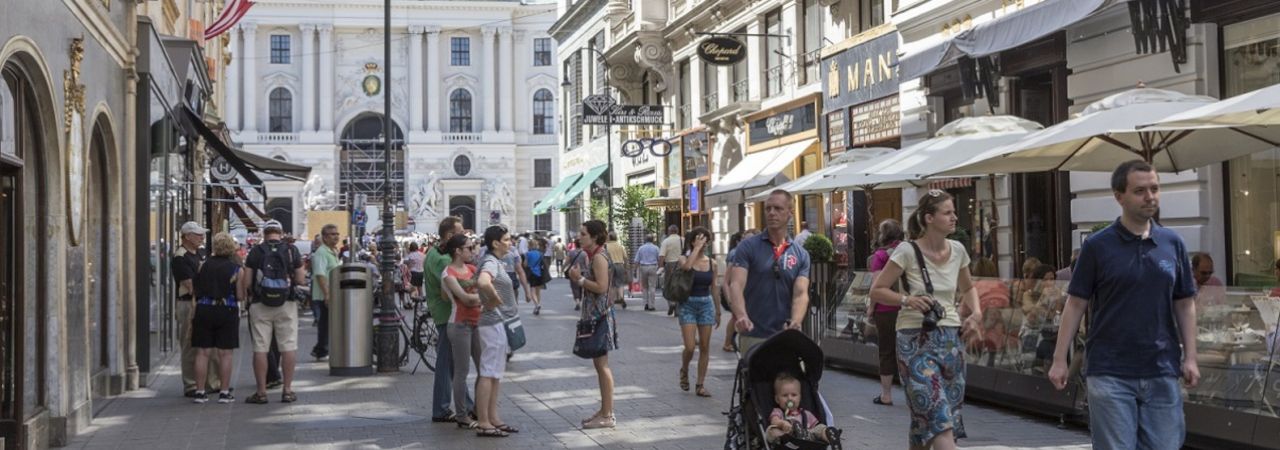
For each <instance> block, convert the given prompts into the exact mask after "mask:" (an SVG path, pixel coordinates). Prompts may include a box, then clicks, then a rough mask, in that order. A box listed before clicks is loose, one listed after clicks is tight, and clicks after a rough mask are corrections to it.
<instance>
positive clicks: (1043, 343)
mask: <svg viewBox="0 0 1280 450" xmlns="http://www.w3.org/2000/svg"><path fill="white" fill-rule="evenodd" d="M1055 272H1056V271H1055V270H1054V269H1053V266H1050V265H1048V264H1040V265H1038V266H1036V267H1035V269H1032V271H1031V277H1032V278H1035V280H1036V283H1035V284H1033V285H1031V288H1030V289H1028V290H1026V291H1024V292H1023V295H1022V298H1021V299H1019V301H1020V306H1021V309H1022V326H1021V327H1020V328H1019V329H1018V337H1019V342H1020V344H1021V345H1022V353H1024V354H1033V355H1034V356H1035V360H1034V361H1035V363H1034V364H1033V366H1032V371H1034V373H1035V374H1038V375H1039V374H1045V373H1048V371H1049V363H1050V362H1051V361H1052V358H1053V345H1054V342H1055V341H1057V339H1058V317H1059V315H1060V314H1061V313H1062V308H1063V306H1064V303H1063V300H1065V299H1064V298H1063V293H1062V290H1061V289H1059V288H1058V284H1057V280H1056V279H1055V278H1054V277H1056V276H1057V275H1056V274H1055ZM979 300H981V296H979Z"/></svg>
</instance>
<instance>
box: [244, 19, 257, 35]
mask: <svg viewBox="0 0 1280 450" xmlns="http://www.w3.org/2000/svg"><path fill="white" fill-rule="evenodd" d="M240 31H241V32H242V33H245V34H247V35H250V36H253V35H256V34H257V33H258V24H257V22H240Z"/></svg>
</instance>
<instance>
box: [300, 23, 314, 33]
mask: <svg viewBox="0 0 1280 450" xmlns="http://www.w3.org/2000/svg"><path fill="white" fill-rule="evenodd" d="M298 30H301V31H302V32H303V33H304V34H306V33H312V32H315V31H316V24H314V23H304V24H301V25H298Z"/></svg>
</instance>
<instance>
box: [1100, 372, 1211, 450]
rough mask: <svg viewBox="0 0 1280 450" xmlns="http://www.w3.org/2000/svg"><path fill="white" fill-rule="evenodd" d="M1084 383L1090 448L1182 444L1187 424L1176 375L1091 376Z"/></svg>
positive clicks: (1157, 448)
mask: <svg viewBox="0 0 1280 450" xmlns="http://www.w3.org/2000/svg"><path fill="white" fill-rule="evenodd" d="M1086 384H1087V385H1088V387H1089V430H1090V432H1091V433H1092V434H1093V448H1094V449H1097V450H1111V449H1125V450H1129V449H1144V450H1148V449H1149V450H1177V449H1179V448H1181V447H1182V442H1183V439H1184V437H1185V436H1186V431H1187V427H1186V419H1185V417H1184V416H1183V413H1182V389H1181V388H1180V387H1179V386H1178V378H1175V377H1161V378H1118V377H1111V376H1091V377H1088V379H1087V381H1086Z"/></svg>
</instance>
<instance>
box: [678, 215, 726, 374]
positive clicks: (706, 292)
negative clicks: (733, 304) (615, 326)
mask: <svg viewBox="0 0 1280 450" xmlns="http://www.w3.org/2000/svg"><path fill="white" fill-rule="evenodd" d="M684 242H685V249H684V254H685V255H684V256H682V257H680V270H684V271H688V272H693V287H692V288H690V289H689V298H688V299H685V301H684V302H682V303H680V307H679V308H677V314H676V316H677V317H679V318H680V335H681V336H682V337H683V338H684V352H683V353H682V354H681V359H680V389H681V390H684V391H688V390H689V361H691V360H693V351H694V343H695V341H696V343H697V349H698V383H697V388H696V389H695V390H694V393H695V394H697V395H698V396H699V397H710V396H711V393H710V392H708V391H707V388H705V387H703V383H704V382H705V381H706V379H707V364H708V363H710V358H711V354H710V353H709V352H710V351H711V330H712V328H711V327H712V326H715V327H716V328H720V286H719V285H720V283H719V282H718V281H717V280H716V263H715V260H714V259H712V257H711V252H710V247H709V246H710V243H711V232H710V231H708V230H707V229H706V228H704V227H697V228H694V229H693V230H691V231H689V235H688V236H687V237H686V238H685V240H684ZM695 332H696V333H697V335H696V336H695V335H694V333H695Z"/></svg>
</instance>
